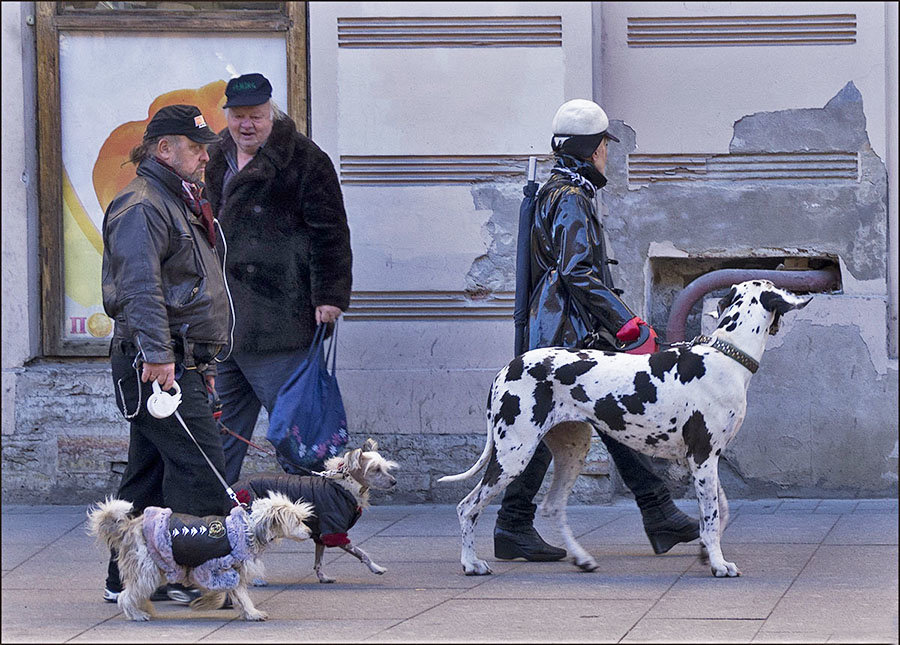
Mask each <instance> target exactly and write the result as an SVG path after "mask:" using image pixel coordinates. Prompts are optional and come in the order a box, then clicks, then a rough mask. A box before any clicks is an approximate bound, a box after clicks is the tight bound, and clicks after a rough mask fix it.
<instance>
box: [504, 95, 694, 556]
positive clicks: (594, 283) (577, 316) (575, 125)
mask: <svg viewBox="0 0 900 645" xmlns="http://www.w3.org/2000/svg"><path fill="white" fill-rule="evenodd" d="M608 125H609V120H608V119H607V117H606V114H605V113H604V112H603V110H602V109H601V108H600V106H599V105H597V104H596V103H594V102H593V101H587V100H584V99H574V100H572V101H568V102H566V103H564V104H563V105H562V106H561V107H560V108H559V110H558V111H557V113H556V116H555V117H554V120H553V134H554V136H553V151H554V153H555V154H556V165H555V166H554V168H553V169H552V171H551V176H550V179H548V180H547V182H546V183H545V184H544V185H543V186H542V187H541V189H540V191H539V192H538V194H537V197H536V205H535V215H534V223H533V225H532V229H531V278H532V282H531V296H530V300H529V316H528V330H527V336H526V338H527V339H528V347H527V349H535V348H537V347H591V348H595V349H605V350H616V351H629V352H630V353H649V352H653V351H656V349H657V345H656V334H655V332H653V331H652V329H651V328H650V326H649V325H648V324H647V323H645V322H644V321H643V320H641V319H640V318H639V317H638V316H636V315H635V314H634V313H633V312H632V311H631V310H630V309H629V308H628V306H626V305H625V303H623V302H622V301H621V300H620V299H619V294H620V293H621V291H620V290H618V289H615V288H614V286H613V281H612V275H611V272H610V270H609V264H611V263H613V262H614V261H612V260H609V259H608V257H607V253H606V248H605V245H604V241H603V229H602V227H601V225H600V221H599V220H598V218H597V214H596V208H595V205H594V197H595V194H596V192H597V191H598V190H599V189H600V188H603V186H604V185H605V184H606V177H605V176H604V175H603V173H604V171H605V169H606V159H607V145H608V142H609V140H613V141H618V139H616V138H615V137H614V136H613V135H611V134H609V133H608V132H607V127H608ZM642 331H643V332H644V333H643V334H642ZM642 339H643V340H642ZM601 438H602V439H603V442H604V443H605V444H606V447H607V449H608V450H609V454H610V455H611V456H612V458H613V460H614V462H615V464H616V467H617V469H618V471H619V473H620V474H621V476H622V479H623V480H624V482H625V484H626V485H627V486H628V488H629V489H631V491H632V493H634V497H635V501H636V502H637V504H638V506H639V507H640V509H641V515H642V518H643V522H644V530H645V531H646V533H647V537H648V539H649V540H650V543H651V546H652V547H653V550H654V552H656V553H665V552H666V551H668V550H669V549H671V548H672V547H673V546H674V545H675V544H677V543H678V542H686V541H690V540H694V539H697V538H698V537H699V523H698V522H697V520H694V519H692V518H690V517H688V516H687V515H685V514H684V513H682V512H681V511H680V510H679V509H678V508H677V507H676V506H675V504H674V503H673V502H672V498H671V496H670V494H669V491H668V489H667V488H666V485H665V482H663V480H662V479H660V478H659V477H658V476H657V475H656V474H655V473H654V472H653V469H652V467H651V462H650V460H649V458H647V457H646V456H644V455H641V454H639V453H636V452H634V451H633V450H631V449H630V448H628V447H626V446H624V445H622V444H621V443H619V442H617V441H615V440H614V439H610V438H609V437H607V436H605V435H601ZM551 457H552V455H551V453H550V449H549V448H547V446H546V445H544V443H541V444H540V445H539V446H538V449H537V450H536V451H535V454H534V456H533V457H532V460H531V462H529V464H528V466H526V468H525V470H524V471H523V472H522V474H521V475H519V476H518V477H517V478H516V479H514V480H513V482H512V483H511V484H510V486H509V487H508V488H507V489H506V494H505V495H504V497H503V502H502V505H501V507H500V510H499V512H498V513H497V524H496V527H495V529H494V555H495V557H497V558H501V559H513V558H517V557H523V558H525V559H527V560H543V561H546V560H559V559H561V558H563V557H565V555H566V552H565V550H564V549H560V548H557V547H554V546H551V545H550V544H547V543H546V542H544V540H543V539H542V538H541V536H540V535H539V534H538V533H537V531H535V529H534V527H533V522H534V513H535V510H536V506H535V505H534V504H533V503H532V499H533V498H534V496H535V495H536V494H537V492H538V489H539V488H540V486H541V482H542V481H543V479H544V475H545V474H546V472H547V468H548V467H549V465H550V460H551Z"/></svg>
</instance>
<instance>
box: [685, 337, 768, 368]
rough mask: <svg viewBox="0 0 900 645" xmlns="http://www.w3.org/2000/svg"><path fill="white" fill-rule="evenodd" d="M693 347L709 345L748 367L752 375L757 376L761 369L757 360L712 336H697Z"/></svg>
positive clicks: (692, 343) (693, 341)
mask: <svg viewBox="0 0 900 645" xmlns="http://www.w3.org/2000/svg"><path fill="white" fill-rule="evenodd" d="M691 345H708V346H710V347H712V348H713V349H717V350H719V351H720V352H722V353H723V354H725V356H727V357H728V358H731V359H734V360H735V361H737V362H738V363H740V364H741V365H743V366H744V367H746V368H747V369H748V370H750V373H751V374H756V370H758V369H759V362H758V361H757V360H756V359H754V358H753V357H751V356H749V355H748V354H745V353H744V352H742V351H741V350H739V349H738V348H737V347H735V346H734V345H732V344H731V343H726V342H725V341H724V340H719V339H718V338H716V339H713V338H712V337H711V336H697V337H696V338H695V339H694V340H692V341H691Z"/></svg>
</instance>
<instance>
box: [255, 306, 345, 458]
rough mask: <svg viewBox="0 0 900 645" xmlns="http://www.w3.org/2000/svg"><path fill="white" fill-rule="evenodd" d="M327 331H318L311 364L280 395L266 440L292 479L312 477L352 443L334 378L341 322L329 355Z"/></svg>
mask: <svg viewBox="0 0 900 645" xmlns="http://www.w3.org/2000/svg"><path fill="white" fill-rule="evenodd" d="M325 329H326V325H324V324H321V325H318V326H317V327H316V333H315V336H314V337H313V342H312V346H310V348H309V354H308V355H307V357H306V360H305V361H303V363H301V364H300V366H299V367H298V368H297V371H296V372H294V373H293V374H292V375H291V376H290V378H288V380H287V381H286V382H285V384H284V385H283V386H282V387H281V390H279V392H278V397H277V398H276V399H275V405H274V406H273V408H272V414H271V415H270V416H269V430H268V431H267V432H266V439H268V440H269V442H270V443H271V444H272V445H273V446H274V447H275V458H276V459H277V460H278V463H279V465H281V467H282V468H283V469H284V471H285V472H286V473H290V474H293V475H305V474H308V472H309V469H310V468H314V467H318V466H320V465H321V462H322V461H323V460H325V459H328V458H329V457H333V456H335V455H337V454H339V453H340V451H341V448H342V447H343V446H344V445H346V443H347V441H348V440H349V438H350V437H349V435H348V434H347V415H346V414H345V413H344V402H343V400H342V399H341V391H340V389H338V382H337V378H336V377H335V373H334V372H335V363H336V360H337V322H335V323H334V335H333V337H332V339H331V344H330V346H329V347H328V352H327V354H326V352H325V351H324V346H325ZM329 362H330V364H331V365H330V367H331V369H330V371H329Z"/></svg>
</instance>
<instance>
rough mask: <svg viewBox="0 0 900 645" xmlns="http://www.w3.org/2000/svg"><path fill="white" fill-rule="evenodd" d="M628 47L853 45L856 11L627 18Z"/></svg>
mask: <svg viewBox="0 0 900 645" xmlns="http://www.w3.org/2000/svg"><path fill="white" fill-rule="evenodd" d="M627 31H628V34H627V42H628V46H629V47H698V46H702V47H709V46H717V47H722V46H736V45H852V44H853V43H855V42H856V14H852V13H839V14H815V15H802V16H684V17H674V16H662V17H644V16H641V17H631V18H628V26H627Z"/></svg>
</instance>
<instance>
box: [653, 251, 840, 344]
mask: <svg viewBox="0 0 900 645" xmlns="http://www.w3.org/2000/svg"><path fill="white" fill-rule="evenodd" d="M746 280H770V281H772V282H773V283H774V284H775V286H776V287H779V288H781V289H789V290H791V291H828V290H830V289H834V288H835V286H836V285H837V284H838V283H839V281H840V273H839V272H838V270H837V268H835V267H829V268H827V269H811V270H788V271H777V270H773V269H719V270H717V271H710V272H709V273H707V274H705V275H702V276H700V277H699V278H697V279H696V280H694V281H693V282H691V283H690V284H689V285H688V286H686V287H685V288H684V289H683V290H682V291H681V293H679V294H678V295H677V296H676V297H675V301H674V302H673V303H672V309H671V310H670V311H669V322H668V324H667V325H666V341H667V342H669V343H677V342H680V341H683V340H684V328H685V326H686V325H687V317H688V314H689V313H690V312H691V307H693V306H694V303H696V302H697V301H698V300H700V298H702V297H703V296H704V295H706V294H707V293H709V292H710V291H714V290H716V289H721V288H722V287H730V286H731V285H733V284H737V283H739V282H744V281H746Z"/></svg>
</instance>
